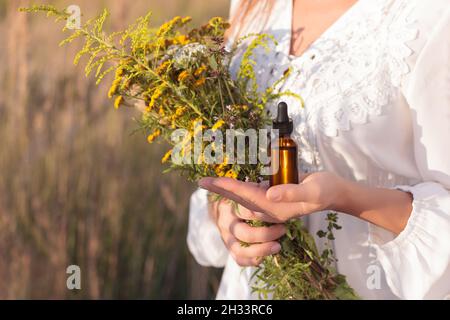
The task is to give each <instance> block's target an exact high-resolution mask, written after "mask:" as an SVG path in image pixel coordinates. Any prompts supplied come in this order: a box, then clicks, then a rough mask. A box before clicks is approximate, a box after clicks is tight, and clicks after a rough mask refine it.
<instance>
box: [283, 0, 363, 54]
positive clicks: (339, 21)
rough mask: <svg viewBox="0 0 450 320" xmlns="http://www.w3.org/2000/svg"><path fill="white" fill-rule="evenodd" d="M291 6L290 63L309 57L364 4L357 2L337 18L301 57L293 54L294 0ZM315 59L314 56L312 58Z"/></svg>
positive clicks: (288, 52)
mask: <svg viewBox="0 0 450 320" xmlns="http://www.w3.org/2000/svg"><path fill="white" fill-rule="evenodd" d="M289 2H290V4H289V6H287V7H288V11H289V12H288V13H287V19H288V20H289V21H288V35H287V38H286V41H287V56H288V58H289V60H290V61H292V62H293V61H297V60H300V59H303V58H304V57H305V56H307V54H308V52H310V51H312V50H313V49H314V48H315V47H316V46H317V43H318V42H320V41H321V40H322V39H323V38H325V37H326V36H328V35H329V34H330V33H332V32H333V31H334V29H336V28H337V27H338V26H339V25H340V24H342V23H343V22H344V21H345V20H347V18H348V17H349V16H351V15H352V14H353V12H354V11H356V9H357V8H358V7H359V4H360V3H361V2H363V1H362V0H357V1H356V2H355V3H354V4H353V5H352V6H351V7H349V8H348V9H347V10H346V11H345V12H344V13H343V14H342V15H341V16H339V18H337V19H336V20H335V21H334V22H333V23H332V24H331V25H330V26H329V27H328V28H326V29H325V31H324V32H322V33H321V34H320V35H319V37H317V38H316V39H315V40H314V41H313V42H311V43H310V44H309V46H308V47H307V48H306V49H305V50H303V52H302V53H301V54H300V55H293V54H291V53H290V52H291V45H292V22H293V19H294V17H293V15H294V2H293V0H290V1H289ZM311 58H312V59H314V55H313V56H312V57H311Z"/></svg>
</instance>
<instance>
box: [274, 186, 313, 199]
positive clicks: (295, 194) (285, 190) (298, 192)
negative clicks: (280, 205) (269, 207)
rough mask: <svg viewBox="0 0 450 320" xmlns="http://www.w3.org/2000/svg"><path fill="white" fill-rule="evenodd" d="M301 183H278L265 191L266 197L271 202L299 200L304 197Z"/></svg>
mask: <svg viewBox="0 0 450 320" xmlns="http://www.w3.org/2000/svg"><path fill="white" fill-rule="evenodd" d="M303 191H304V187H303V185H301V184H280V185H277V186H273V187H271V188H269V189H268V190H267V191H266V198H267V199H268V200H270V201H272V202H301V201H304V199H305V194H304V192H303Z"/></svg>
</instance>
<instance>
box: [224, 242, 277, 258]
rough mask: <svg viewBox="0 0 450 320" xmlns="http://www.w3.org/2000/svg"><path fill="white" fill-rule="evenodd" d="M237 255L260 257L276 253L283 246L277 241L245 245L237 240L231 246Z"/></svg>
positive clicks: (231, 249)
mask: <svg viewBox="0 0 450 320" xmlns="http://www.w3.org/2000/svg"><path fill="white" fill-rule="evenodd" d="M229 248H230V251H231V252H233V254H235V255H236V257H242V258H258V257H265V256H270V255H272V254H276V253H278V252H279V251H280V250H281V246H280V244H279V243H278V242H276V241H271V242H264V243H255V244H251V245H250V246H243V245H242V244H241V243H240V242H239V241H235V242H233V243H232V244H231V246H230V247H229Z"/></svg>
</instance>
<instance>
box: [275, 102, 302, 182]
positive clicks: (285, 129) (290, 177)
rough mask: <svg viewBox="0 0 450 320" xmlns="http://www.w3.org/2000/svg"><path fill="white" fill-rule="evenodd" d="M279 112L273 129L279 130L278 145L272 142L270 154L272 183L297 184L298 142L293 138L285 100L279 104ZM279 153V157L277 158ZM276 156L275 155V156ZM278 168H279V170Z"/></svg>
mask: <svg viewBox="0 0 450 320" xmlns="http://www.w3.org/2000/svg"><path fill="white" fill-rule="evenodd" d="M277 112H278V114H277V117H276V118H275V119H274V120H273V129H278V130H279V137H278V146H277V145H276V144H271V148H270V154H271V156H272V174H271V175H270V179H269V181H270V185H271V186H275V185H278V184H288V183H290V184H297V183H298V169H297V152H298V148H297V144H296V143H295V141H294V140H292V138H291V133H292V131H293V129H294V126H293V124H292V119H289V116H288V106H287V104H286V103H285V102H280V103H279V104H278V111H277ZM277 155H278V159H276V158H277V157H276V156H277ZM274 156H275V157H274ZM277 169H278V170H277Z"/></svg>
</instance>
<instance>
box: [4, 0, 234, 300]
mask: <svg viewBox="0 0 450 320" xmlns="http://www.w3.org/2000/svg"><path fill="white" fill-rule="evenodd" d="M34 3H51V4H54V5H56V6H58V7H60V8H64V7H67V6H68V5H70V4H76V5H79V6H80V7H81V10H82V14H83V17H82V19H88V18H91V17H93V16H95V15H96V14H97V13H99V12H100V11H101V10H102V9H103V8H104V7H107V8H109V9H110V11H111V19H110V21H111V23H109V26H108V28H111V29H120V28H123V27H124V26H126V25H128V24H129V23H131V22H132V21H133V20H134V19H135V18H137V17H138V16H140V15H143V14H144V13H145V12H147V11H149V10H152V11H153V12H154V15H153V21H154V23H155V24H159V23H161V22H163V21H164V20H166V19H168V18H170V17H172V16H174V15H182V16H184V15H191V16H192V17H193V18H194V22H195V23H203V22H205V21H207V20H208V18H209V17H211V16H216V15H219V16H225V17H226V16H227V13H228V6H229V1H228V0H214V1H205V0H134V1H131V0H114V1H103V0H67V1H34ZM29 4H30V2H29V1H16V0H14V1H13V0H0V48H1V50H0V298H1V299H16V298H25V299H36V298H41V299H66V298H72V299H73V298H75V299H87V298H89V299H109V298H118V299H121V298H129V299H153V298H160V299H172V298H189V299H198V298H213V297H214V293H215V291H216V289H217V286H218V282H219V276H220V270H214V269H206V268H202V267H200V266H198V265H197V264H196V263H195V261H194V260H193V259H192V257H191V256H190V254H189V252H188V250H187V247H186V241H185V238H186V229H187V218H188V199H189V196H190V193H191V192H192V191H193V190H194V188H195V186H194V185H192V184H189V183H186V182H185V180H184V178H180V177H179V176H178V175H176V174H169V175H162V174H161V173H160V172H161V167H160V158H161V156H162V155H163V154H164V153H165V147H164V146H163V145H161V146H158V147H156V148H155V146H152V147H149V146H148V144H147V142H146V139H145V137H143V136H142V135H140V134H135V135H131V133H132V131H133V129H135V128H136V127H137V124H136V123H135V122H134V121H133V120H132V118H133V111H130V110H124V109H121V110H119V111H116V110H114V108H113V107H112V101H110V100H108V99H107V97H106V92H107V86H108V84H109V81H105V83H104V84H103V85H101V86H100V87H98V88H97V87H96V86H95V83H94V81H93V80H92V79H89V80H88V79H86V78H85V76H84V74H83V68H81V67H77V68H75V67H74V66H73V64H72V58H73V56H74V53H75V52H76V50H77V49H79V47H80V46H79V45H80V43H79V42H76V43H74V44H73V45H71V46H69V47H65V48H59V47H58V43H59V41H60V40H62V39H63V37H64V35H63V34H62V33H61V28H62V26H63V25H62V24H61V23H60V24H55V23H54V22H53V20H52V19H46V18H45V17H43V16H34V17H31V16H29V15H25V14H23V13H19V12H17V8H18V7H20V6H26V5H29ZM71 264H77V265H79V266H80V267H81V271H82V283H81V285H82V290H80V291H69V290H67V288H66V279H67V275H66V273H65V272H66V267H67V266H68V265H71Z"/></svg>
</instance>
